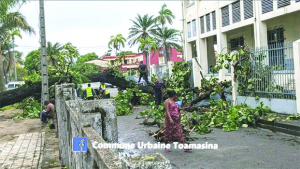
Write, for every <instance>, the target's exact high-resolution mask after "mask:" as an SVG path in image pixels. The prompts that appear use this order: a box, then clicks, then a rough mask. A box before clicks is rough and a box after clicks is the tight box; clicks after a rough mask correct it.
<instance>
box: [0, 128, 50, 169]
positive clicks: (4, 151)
mask: <svg viewBox="0 0 300 169" xmlns="http://www.w3.org/2000/svg"><path fill="white" fill-rule="evenodd" d="M44 138H45V133H44V132H43V133H42V141H43V143H44ZM43 143H42V145H44V144H43ZM40 150H43V146H41V135H40V133H26V134H20V135H18V138H17V139H16V140H15V141H11V142H5V143H1V144H0V168H1V169H13V168H16V169H20V168H22V169H23V168H24V169H29V168H30V169H31V168H35V167H36V165H37V163H38V159H39V154H40ZM41 159H42V156H41V157H40V163H41ZM39 166H41V165H39ZM39 168H40V167H39Z"/></svg>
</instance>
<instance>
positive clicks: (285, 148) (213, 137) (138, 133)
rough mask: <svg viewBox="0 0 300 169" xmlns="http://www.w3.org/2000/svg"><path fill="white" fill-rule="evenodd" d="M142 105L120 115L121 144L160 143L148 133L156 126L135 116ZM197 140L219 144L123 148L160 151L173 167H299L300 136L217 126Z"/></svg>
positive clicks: (132, 153) (133, 153) (129, 153)
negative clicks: (186, 147)
mask: <svg viewBox="0 0 300 169" xmlns="http://www.w3.org/2000/svg"><path fill="white" fill-rule="evenodd" d="M141 110H142V108H139V109H135V110H134V114H132V115H129V116H118V129H119V133H118V135H119V143H135V144H136V147H137V143H138V142H146V143H147V142H150V143H157V142H156V141H155V139H154V138H152V137H150V136H149V134H148V133H149V131H152V132H153V131H157V130H158V127H157V126H150V127H147V126H144V125H139V124H138V123H142V121H143V119H135V117H136V116H137V115H138V114H139V112H140V111H141ZM195 136H196V137H197V138H198V140H196V141H191V142H190V143H193V144H203V143H204V144H205V143H206V142H207V143H211V144H218V149H217V150H213V149H210V150H209V149H207V150H199V149H198V150H197V149H194V150H192V152H183V150H180V149H172V152H170V153H165V152H164V151H163V150H153V149H134V150H124V152H122V153H121V155H123V156H138V155H140V154H152V153H156V152H159V153H161V154H163V155H164V156H166V157H167V158H168V159H169V160H170V162H171V164H172V167H173V168H178V169H179V168H180V169H183V168H188V169H189V168H191V169H192V168H193V169H194V168H197V169H200V168H210V169H211V168H228V169H232V168H233V169H235V168H272V169H274V168H275V169H277V168H278V169H281V168H289V169H297V168H299V162H298V160H299V158H300V138H299V137H292V136H289V135H283V134H279V133H273V132H271V131H269V130H265V129H255V128H240V129H239V130H238V131H232V132H226V131H223V130H221V129H214V130H213V131H212V132H211V133H210V134H206V135H195Z"/></svg>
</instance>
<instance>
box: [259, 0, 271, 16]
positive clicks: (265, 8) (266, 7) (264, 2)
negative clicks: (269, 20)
mask: <svg viewBox="0 0 300 169" xmlns="http://www.w3.org/2000/svg"><path fill="white" fill-rule="evenodd" d="M261 8H262V9H261V11H262V14H264V13H268V12H271V11H273V0H261Z"/></svg>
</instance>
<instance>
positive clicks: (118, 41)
mask: <svg viewBox="0 0 300 169" xmlns="http://www.w3.org/2000/svg"><path fill="white" fill-rule="evenodd" d="M125 42H126V39H125V38H124V37H123V36H122V35H121V34H118V35H117V36H116V37H114V36H111V37H110V41H109V43H108V47H109V48H111V47H112V48H114V49H115V50H116V55H117V53H118V50H120V48H121V45H122V47H123V48H124V47H125Z"/></svg>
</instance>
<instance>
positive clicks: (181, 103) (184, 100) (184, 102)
mask: <svg viewBox="0 0 300 169" xmlns="http://www.w3.org/2000/svg"><path fill="white" fill-rule="evenodd" d="M175 103H176V104H177V105H178V106H179V108H183V107H184V106H185V104H186V99H182V101H180V100H179V101H177V102H175Z"/></svg>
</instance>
